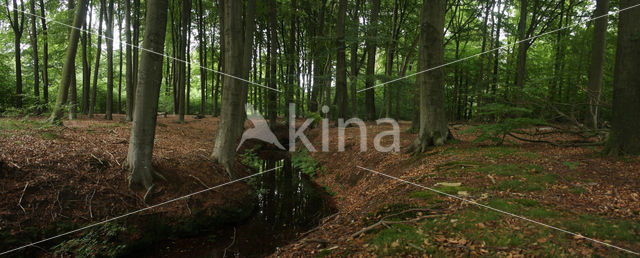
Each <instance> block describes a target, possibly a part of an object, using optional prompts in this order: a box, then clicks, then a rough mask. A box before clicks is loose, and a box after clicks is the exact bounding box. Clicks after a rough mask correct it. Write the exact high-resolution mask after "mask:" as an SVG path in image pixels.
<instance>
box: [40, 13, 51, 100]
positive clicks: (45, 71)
mask: <svg viewBox="0 0 640 258" xmlns="http://www.w3.org/2000/svg"><path fill="white" fill-rule="evenodd" d="M44 7H45V6H44V0H40V16H41V17H42V18H41V19H40V21H41V23H42V41H44V44H43V49H42V95H43V100H44V103H45V109H46V107H47V105H48V104H49V37H48V30H47V19H46V18H45V17H46V13H45V8H44Z"/></svg>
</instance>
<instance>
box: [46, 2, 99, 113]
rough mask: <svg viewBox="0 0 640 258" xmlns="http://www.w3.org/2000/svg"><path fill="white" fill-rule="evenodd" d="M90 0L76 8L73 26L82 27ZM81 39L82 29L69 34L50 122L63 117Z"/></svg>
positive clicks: (73, 77) (73, 30)
mask: <svg viewBox="0 0 640 258" xmlns="http://www.w3.org/2000/svg"><path fill="white" fill-rule="evenodd" d="M88 1H89V0H80V4H79V5H78V7H77V8H76V13H75V17H74V19H73V27H75V28H82V25H83V24H84V20H85V16H86V13H87V4H88ZM79 40H80V30H77V29H72V30H71V33H70V35H69V44H68V45H67V53H66V55H65V59H64V65H63V66H62V78H61V79H60V86H59V87H58V95H57V97H56V104H55V106H54V107H53V111H52V112H51V116H50V117H49V123H59V122H60V120H61V119H62V116H63V113H64V109H63V105H64V104H65V103H66V102H67V97H68V94H69V87H70V85H71V83H72V80H74V79H75V59H76V53H77V52H78V41H79Z"/></svg>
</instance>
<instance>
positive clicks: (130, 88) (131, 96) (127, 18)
mask: <svg viewBox="0 0 640 258" xmlns="http://www.w3.org/2000/svg"><path fill="white" fill-rule="evenodd" d="M124 2H125V14H124V24H125V25H124V27H125V28H124V35H125V36H124V37H125V41H126V47H125V48H126V50H125V52H126V53H125V59H126V64H125V69H126V72H125V84H126V86H125V88H126V91H127V94H126V97H127V99H126V105H127V108H126V109H127V113H126V118H125V119H126V120H127V121H133V103H134V101H135V87H134V85H133V64H132V63H131V62H132V57H131V1H124Z"/></svg>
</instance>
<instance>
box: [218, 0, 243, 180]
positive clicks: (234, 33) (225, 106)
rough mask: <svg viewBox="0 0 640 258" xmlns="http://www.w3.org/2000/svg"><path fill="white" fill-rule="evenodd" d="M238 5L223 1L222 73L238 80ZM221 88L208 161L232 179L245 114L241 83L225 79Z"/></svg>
mask: <svg viewBox="0 0 640 258" xmlns="http://www.w3.org/2000/svg"><path fill="white" fill-rule="evenodd" d="M242 4H243V3H242V2H241V1H237V0H224V17H221V18H223V19H224V31H223V34H224V49H225V50H224V54H225V58H224V60H225V64H224V71H225V73H227V74H230V75H233V76H237V77H241V76H243V75H244V71H243V69H244V66H243V62H238V61H237V60H243V57H244V53H243V52H244V41H245V39H244V33H243V26H242V24H243V22H242ZM223 78H224V83H223V85H222V106H221V109H220V123H219V125H218V130H217V131H216V138H215V146H214V148H213V153H212V154H211V158H212V159H213V160H214V161H216V162H218V163H219V164H221V165H222V166H223V167H224V168H225V170H226V171H227V173H228V174H229V177H231V178H236V173H235V172H234V170H233V163H234V157H235V153H236V145H237V143H238V140H239V138H240V135H241V131H240V130H238V128H239V127H241V126H242V125H243V124H244V120H243V117H244V116H242V114H241V113H242V112H245V108H244V107H243V106H242V104H243V100H242V98H243V96H242V93H244V92H245V90H244V89H243V87H245V83H243V82H242V81H240V80H237V79H234V78H231V77H229V76H225V77H223Z"/></svg>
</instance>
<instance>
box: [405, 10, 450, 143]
mask: <svg viewBox="0 0 640 258" xmlns="http://www.w3.org/2000/svg"><path fill="white" fill-rule="evenodd" d="M444 16H445V0H424V1H423V2H422V13H421V16H420V21H421V22H420V40H419V43H418V71H423V70H426V69H427V68H429V67H435V66H438V65H441V64H442V63H443V62H444V41H443V39H444ZM416 84H417V85H416V86H417V87H420V129H419V132H418V138H417V139H416V140H415V141H414V142H413V144H412V145H411V147H410V148H409V152H415V153H421V152H424V151H426V150H427V148H428V147H429V146H434V145H436V146H437V145H443V144H445V142H446V141H447V139H448V138H449V129H448V127H447V117H446V110H445V105H444V99H445V96H444V71H443V70H442V69H436V70H433V71H430V72H428V73H422V74H419V75H418V77H417V81H416Z"/></svg>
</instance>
